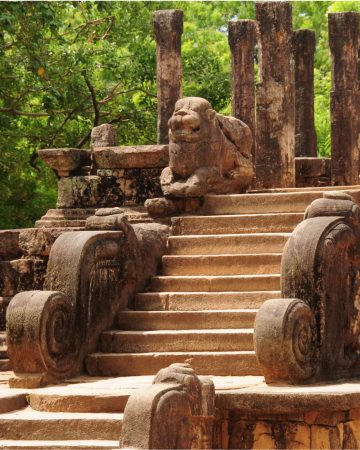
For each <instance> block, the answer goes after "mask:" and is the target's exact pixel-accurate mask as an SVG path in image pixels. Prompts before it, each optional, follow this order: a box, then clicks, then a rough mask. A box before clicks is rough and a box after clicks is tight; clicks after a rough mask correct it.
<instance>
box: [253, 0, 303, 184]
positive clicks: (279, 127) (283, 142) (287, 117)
mask: <svg viewBox="0 0 360 450" xmlns="http://www.w3.org/2000/svg"><path fill="white" fill-rule="evenodd" d="M256 19H257V20H258V22H259V34H260V48H259V50H260V51H259V75H260V83H258V84H257V86H256V152H255V153H256V156H255V169H256V181H255V182H256V186H257V188H259V189H264V188H265V189H267V188H278V187H293V186H295V117H294V112H295V111H294V110H295V108H294V79H293V78H294V77H293V71H292V68H291V63H290V55H291V47H292V24H291V21H292V12H291V5H290V3H288V2H280V1H279V2H261V3H256Z"/></svg>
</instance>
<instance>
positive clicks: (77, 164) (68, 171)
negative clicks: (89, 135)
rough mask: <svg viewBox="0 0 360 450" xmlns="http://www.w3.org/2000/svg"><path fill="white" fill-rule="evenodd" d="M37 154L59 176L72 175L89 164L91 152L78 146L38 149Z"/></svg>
mask: <svg viewBox="0 0 360 450" xmlns="http://www.w3.org/2000/svg"><path fill="white" fill-rule="evenodd" d="M39 156H40V158H41V159H42V160H43V161H44V162H45V163H46V164H47V165H48V166H49V167H51V168H52V169H54V170H55V171H56V173H57V174H58V176H59V177H68V176H69V175H74V174H75V173H76V172H78V171H79V170H80V169H81V168H82V167H84V166H89V165H91V153H90V152H89V151H88V150H83V149H80V148H47V149H42V150H39Z"/></svg>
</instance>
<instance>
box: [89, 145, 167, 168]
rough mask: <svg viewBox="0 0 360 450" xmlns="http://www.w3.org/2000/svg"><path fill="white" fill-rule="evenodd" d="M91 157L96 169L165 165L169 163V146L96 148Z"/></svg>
mask: <svg viewBox="0 0 360 450" xmlns="http://www.w3.org/2000/svg"><path fill="white" fill-rule="evenodd" d="M93 158H94V161H95V165H96V167H97V168H98V169H119V168H120V169H142V168H153V167H166V166H167V165H168V163H169V146H168V145H137V146H127V147H112V148H96V150H95V151H94V153H93Z"/></svg>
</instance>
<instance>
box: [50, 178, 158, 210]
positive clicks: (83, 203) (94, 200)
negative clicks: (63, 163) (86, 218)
mask: <svg viewBox="0 0 360 450" xmlns="http://www.w3.org/2000/svg"><path fill="white" fill-rule="evenodd" d="M103 170H104V171H105V170H106V172H104V171H102V176H95V175H91V176H83V177H72V178H61V179H60V180H59V184H58V202H57V206H58V208H91V207H94V208H95V207H96V208H103V207H112V206H121V205H124V206H133V205H140V204H143V203H144V202H145V200H146V199H148V198H154V197H159V196H160V195H161V188H160V183H159V175H160V171H161V169H125V170H122V169H120V170H117V169H116V170H114V171H112V170H111V169H103ZM107 174H109V176H107Z"/></svg>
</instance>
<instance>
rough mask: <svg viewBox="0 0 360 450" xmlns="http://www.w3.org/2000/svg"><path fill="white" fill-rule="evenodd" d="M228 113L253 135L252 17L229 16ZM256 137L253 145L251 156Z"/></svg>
mask: <svg viewBox="0 0 360 450" xmlns="http://www.w3.org/2000/svg"><path fill="white" fill-rule="evenodd" d="M228 39H229V45H230V49H231V72H232V76H231V83H232V85H231V86H232V93H231V115H232V116H234V117H236V118H237V119H240V120H242V121H243V122H245V123H246V125H248V126H249V128H250V129H251V131H252V133H253V136H254V138H255V77H254V50H255V44H256V40H257V25H256V21H255V20H230V21H229V37H228ZM254 148H255V139H254V144H253V149H252V154H253V158H254V157H255V155H254V153H255V152H254Z"/></svg>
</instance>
